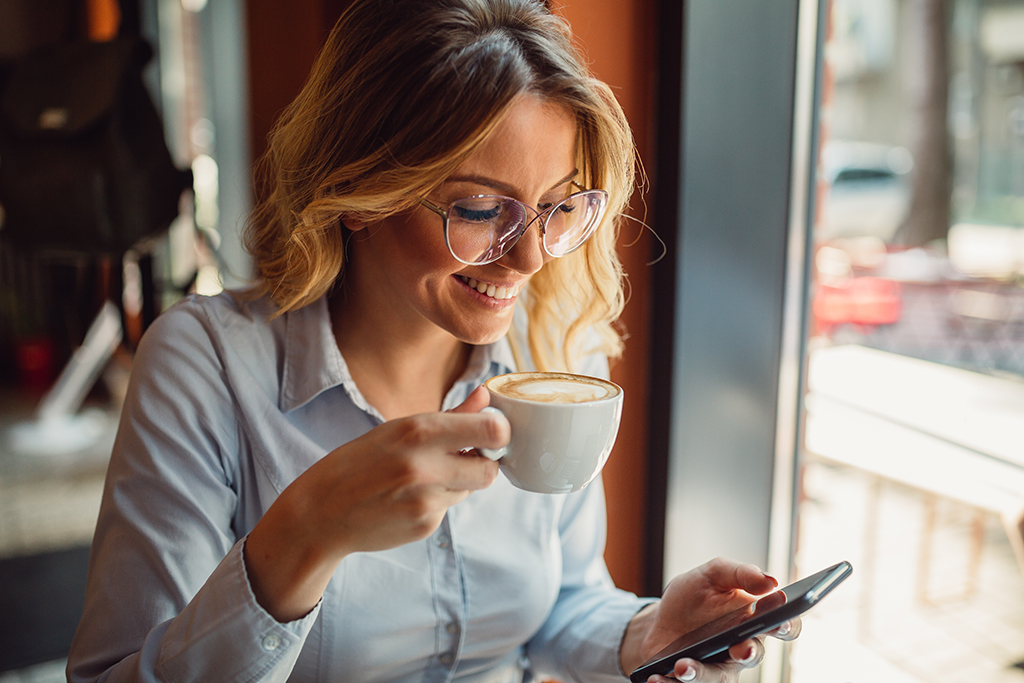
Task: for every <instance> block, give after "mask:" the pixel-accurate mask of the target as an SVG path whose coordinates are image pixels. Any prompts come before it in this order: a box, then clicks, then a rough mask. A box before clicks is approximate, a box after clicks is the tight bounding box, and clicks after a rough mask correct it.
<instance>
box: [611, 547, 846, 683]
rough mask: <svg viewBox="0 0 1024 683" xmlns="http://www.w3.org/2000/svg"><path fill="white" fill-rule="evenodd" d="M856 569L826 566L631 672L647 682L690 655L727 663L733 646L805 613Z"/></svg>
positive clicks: (700, 630) (710, 625) (700, 629)
mask: <svg viewBox="0 0 1024 683" xmlns="http://www.w3.org/2000/svg"><path fill="white" fill-rule="evenodd" d="M852 572H853V566H852V565H851V564H850V563H849V562H846V561H843V562H839V563H837V564H834V565H832V566H831V567H828V568H827V569H822V570H821V571H820V572H818V573H816V574H812V575H810V576H808V577H807V578H805V579H801V580H799V581H797V582H795V583H792V584H790V585H788V586H786V587H785V588H781V589H779V590H777V591H774V592H772V593H769V594H767V595H765V596H762V597H760V598H758V599H757V600H754V601H753V602H751V603H750V604H749V605H745V606H743V607H741V608H739V609H738V610H735V611H733V612H729V613H728V614H726V615H724V616H721V617H719V618H717V619H713V620H711V621H709V622H708V623H706V624H704V625H703V626H700V627H698V628H696V629H694V630H692V631H690V632H689V633H685V634H683V635H682V636H681V637H680V638H678V639H677V640H676V641H675V642H673V643H672V644H670V645H669V646H668V647H666V648H665V649H663V650H662V651H661V652H659V653H658V654H656V655H654V656H653V657H651V658H650V659H649V660H647V661H646V662H644V663H643V664H641V665H640V666H639V667H638V668H637V669H636V670H635V671H634V672H633V673H631V674H630V675H629V680H631V681H633V682H634V683H643V682H644V681H646V680H647V679H648V677H650V676H653V675H654V674H660V675H662V676H666V675H669V674H671V673H672V668H673V667H674V666H675V663H676V660H679V659H683V658H684V657H688V658H690V659H696V660H699V661H702V662H724V661H725V660H726V659H728V658H729V648H730V647H732V646H733V645H735V644H736V643H740V642H743V641H744V640H746V639H747V638H753V637H754V636H756V635H760V634H762V633H766V632H767V631H771V630H772V629H773V628H776V627H777V626H781V625H782V624H783V623H785V622H786V621H787V620H789V619H792V618H793V617H796V616H799V615H800V614H803V613H804V612H806V611H807V610H809V609H810V608H811V607H813V606H814V605H816V604H817V603H818V602H819V601H820V600H821V599H822V598H823V597H825V596H826V595H828V594H829V592H831V590H832V589H833V588H835V587H836V586H838V585H839V584H840V583H842V582H843V581H844V580H846V577H848V576H849V575H850V574H851V573H852Z"/></svg>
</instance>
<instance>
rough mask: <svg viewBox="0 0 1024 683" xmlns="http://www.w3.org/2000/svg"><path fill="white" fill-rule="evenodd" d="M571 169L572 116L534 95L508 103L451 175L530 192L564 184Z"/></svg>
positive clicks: (573, 153)
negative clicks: (497, 121) (493, 126)
mask: <svg viewBox="0 0 1024 683" xmlns="http://www.w3.org/2000/svg"><path fill="white" fill-rule="evenodd" d="M575 168H576V121H575V118H574V117H573V115H572V112H570V111H569V110H568V109H567V108H565V107H563V106H561V105H556V104H552V103H550V102H547V101H545V100H543V99H541V98H540V97H537V96H534V95H524V96H522V97H520V98H519V99H517V100H516V101H515V102H514V103H513V104H512V106H511V107H510V109H509V111H508V113H507V114H506V115H505V117H504V118H503V119H502V120H501V121H500V122H499V123H498V125H497V126H496V127H495V129H494V131H493V132H492V133H491V134H490V135H489V136H488V137H487V138H486V139H485V140H484V141H483V143H481V144H480V146H479V147H477V148H476V149H475V150H474V151H473V153H472V154H470V156H469V157H468V158H466V160H465V161H464V162H462V164H460V166H459V168H458V169H457V170H456V172H455V174H454V175H453V177H452V179H453V180H455V179H467V178H473V179H477V180H483V181H484V182H485V183H487V184H488V185H490V184H491V183H494V184H498V185H502V186H505V187H495V188H494V189H502V190H504V191H514V192H515V193H516V194H517V195H518V194H522V195H526V196H532V195H534V194H537V193H542V192H545V191H547V190H550V189H552V188H554V187H555V186H556V185H558V184H561V183H564V182H565V179H566V178H567V177H568V176H571V175H572V173H573V171H574V169H575Z"/></svg>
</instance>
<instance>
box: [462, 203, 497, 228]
mask: <svg viewBox="0 0 1024 683" xmlns="http://www.w3.org/2000/svg"><path fill="white" fill-rule="evenodd" d="M451 213H452V217H453V218H456V219H458V220H460V221H465V222H467V223H491V222H493V221H495V220H496V219H497V218H498V217H499V216H501V213H502V205H501V203H496V204H490V205H485V204H475V205H469V204H454V205H452V208H451Z"/></svg>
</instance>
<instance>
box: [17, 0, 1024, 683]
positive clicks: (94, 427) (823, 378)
mask: <svg viewBox="0 0 1024 683" xmlns="http://www.w3.org/2000/svg"><path fill="white" fill-rule="evenodd" d="M347 4H348V2H347V0H303V1H301V2H298V1H296V0H261V2H258V3H255V2H254V3H244V2H241V1H240V0H134V1H126V0H122V1H121V2H118V1H117V0H0V196H2V192H3V187H4V186H3V182H5V181H4V180H3V179H4V178H8V180H7V181H6V182H8V183H10V182H14V181H11V180H10V178H15V179H19V178H22V179H23V178H26V177H29V170H30V169H29V168H28V166H18V163H17V162H16V159H17V153H18V149H20V148H19V147H17V145H19V144H27V143H25V140H26V139H28V138H26V137H25V136H24V135H23V133H24V131H23V130H22V129H20V128H19V127H18V126H19V125H20V123H19V122H20V121H21V119H20V118H19V112H20V111H22V108H23V105H24V103H25V102H26V101H28V100H30V99H31V98H32V97H35V95H34V94H33V93H35V92H36V90H35V89H33V88H31V87H29V86H27V85H26V83H28V84H33V83H35V84H38V81H39V79H38V78H31V77H29V76H31V74H32V73H35V72H31V71H26V67H25V66H24V65H25V64H26V63H27V61H28V60H31V59H33V58H37V57H38V56H39V55H41V54H47V53H48V52H52V51H53V50H56V49H60V46H63V45H67V44H69V43H77V42H80V41H85V40H87V41H92V42H97V43H108V42H116V41H117V40H121V39H124V38H126V37H135V38H141V39H142V40H144V41H145V43H146V44H148V45H149V46H151V48H152V56H151V57H150V58H149V59H144V60H143V61H144V64H143V65H142V67H141V68H140V69H139V78H140V79H141V82H142V83H143V84H144V86H145V92H146V93H147V94H148V97H149V99H150V100H151V102H152V106H153V108H154V110H155V111H156V112H157V113H158V115H159V119H160V121H161V123H162V134H163V142H164V145H165V148H166V154H167V155H168V159H169V164H170V165H171V166H173V168H174V169H177V171H180V172H181V174H182V175H181V176H180V178H179V177H178V176H174V175H173V174H169V175H166V176H162V177H163V178H164V179H163V180H162V181H160V182H162V183H163V184H164V185H166V186H167V187H168V188H170V190H169V191H168V192H169V194H170V195H173V196H174V197H175V198H177V202H176V205H175V207H174V210H173V216H171V217H167V216H166V215H165V214H160V216H157V217H154V218H153V219H152V220H150V221H149V222H148V223H147V224H146V226H145V229H144V230H142V231H136V232H135V233H131V234H130V237H125V238H124V239H121V240H120V241H116V240H115V241H111V240H110V239H109V234H108V233H109V229H108V228H105V227H104V226H105V225H106V223H103V221H102V220H101V221H99V222H100V223H103V225H100V226H99V227H86V228H84V229H82V230H80V231H79V232H78V233H77V234H78V235H85V237H84V238H82V239H80V240H77V241H76V240H70V241H69V240H68V239H64V240H63V241H61V240H60V239H57V238H55V237H53V236H52V235H50V234H49V233H46V232H45V231H44V230H42V228H40V229H38V230H37V229H34V228H32V227H29V228H28V229H26V228H25V227H24V225H25V219H24V218H22V216H23V215H24V214H23V213H19V212H18V211H16V207H15V205H14V203H12V202H11V201H8V204H9V206H8V210H7V218H6V222H5V214H4V212H3V210H2V209H0V614H4V615H5V617H6V618H5V619H3V623H0V683H15V682H17V683H27V682H32V683H49V682H50V681H59V680H63V666H64V662H63V658H64V656H65V653H66V650H67V645H68V642H69V641H70V637H71V635H72V634H73V630H74V627H75V625H76V623H77V619H78V613H79V611H80V609H81V592H82V587H83V585H84V572H85V563H86V561H87V556H88V544H89V542H90V539H91V535H92V528H93V525H94V522H95V517H96V513H97V510H98V504H99V497H100V494H101V491H102V485H103V476H104V469H105V465H106V460H107V457H108V456H109V450H110V446H111V443H112V440H113V432H114V429H115V426H116V419H117V414H118V411H119V407H120V400H121V397H122V396H123V392H124V388H125V384H126V382H127V378H128V377H129V376H130V372H131V358H132V351H133V349H134V347H135V345H136V344H137V343H138V340H139V338H140V336H141V335H142V333H143V332H144V330H145V328H146V326H147V325H148V324H149V323H150V322H151V321H152V319H153V318H154V317H155V316H156V315H158V314H159V313H160V312H161V311H162V310H165V309H166V308H167V307H168V306H171V305H173V303H174V302H175V301H177V300H178V299H180V298H181V297H182V296H185V295H187V294H189V293H192V292H197V293H200V294H213V293H216V292H218V291H220V290H221V289H222V288H224V287H236V286H239V285H242V284H244V283H245V282H247V281H248V279H249V277H250V264H249V261H248V259H247V257H246V255H245V254H244V252H243V250H242V249H241V245H240V239H239V229H240V227H241V226H242V225H243V224H244V221H245V220H246V217H247V215H248V212H249V210H250V208H251V206H252V204H253V201H254V197H255V196H256V195H257V193H258V190H259V188H254V187H253V181H252V174H251V166H252V163H253V160H255V159H257V158H258V157H259V155H260V154H261V153H262V151H263V149H264V146H265V140H266V135H267V132H268V131H269V129H270V127H271V125H272V124H273V121H274V119H275V117H276V116H277V114H278V113H279V112H280V111H281V110H282V109H283V107H284V106H285V105H286V104H287V103H288V102H289V101H290V100H291V98H292V97H294V95H295V94H296V93H297V92H298V90H299V88H300V87H301V85H302V82H303V80H304V78H305V75H306V73H307V71H308V69H309V66H310V64H311V63H312V60H313V58H314V56H315V54H316V52H317V50H318V49H319V46H320V45H321V43H322V41H323V39H324V37H325V36H326V34H327V32H328V31H329V30H330V27H331V26H332V25H333V23H334V21H335V20H336V18H337V16H338V15H339V14H340V13H341V12H342V11H343V10H344V8H345V6H347ZM551 4H552V5H553V6H554V9H555V10H556V11H558V12H560V13H561V14H563V15H564V16H565V17H566V18H567V19H568V21H569V22H570V23H571V25H572V27H573V29H574V31H575V33H576V35H577V36H578V39H579V42H580V45H581V47H582V49H583V50H584V51H585V52H586V54H587V56H588V59H589V60H590V62H591V64H592V67H593V69H594V70H595V72H596V73H597V75H598V76H599V77H601V78H602V79H603V80H605V81H607V82H609V83H610V84H611V85H612V86H613V88H614V89H615V92H616V94H617V95H618V97H619V99H620V101H621V102H622V104H623V107H624V108H625V110H626V113H627V116H628V117H629V119H630V121H631V123H632V125H633V128H634V134H635V136H636V140H637V147H638V151H639V154H640V157H641V160H642V163H643V166H644V170H645V178H646V182H645V183H644V185H643V186H642V187H641V188H640V189H639V190H638V192H637V194H636V196H635V197H634V200H633V202H632V210H631V217H632V219H633V220H630V221H627V222H626V223H625V224H624V226H623V230H622V235H621V238H620V242H621V244H620V255H621V257H622V259H623V261H624V263H625V266H626V270H627V272H628V274H629V292H630V299H629V303H628V305H627V308H626V311H625V313H624V315H623V319H622V324H623V327H624V329H625V331H626V332H627V333H628V339H627V350H626V355H625V356H624V358H623V359H622V360H621V361H620V362H619V363H618V364H617V365H615V367H614V368H613V379H615V380H616V381H617V382H619V383H620V384H621V385H622V386H623V387H624V388H625V391H626V397H627V398H626V404H625V410H624V417H623V425H622V429H621V431H620V436H619V440H618V443H617V445H616V449H615V452H614V453H613V456H612V458H611V459H610V461H609V464H608V466H607V469H606V474H605V481H606V488H607V490H608V508H609V542H608V550H607V553H606V557H607V560H608V565H609V569H610V571H611V572H612V575H613V577H614V578H615V580H616V582H617V583H618V584H619V585H620V586H622V587H624V588H627V589H629V590H633V591H636V592H638V593H642V594H648V595H656V594H658V593H659V592H660V590H661V587H662V586H663V584H664V582H665V581H666V580H667V578H669V577H671V576H673V575H674V574H676V573H678V572H680V571H685V570H686V569H689V568H690V567H692V566H695V565H696V564H699V563H701V562H704V561H706V560H708V559H710V558H711V557H714V556H715V555H729V556H732V557H736V558H738V559H743V560H747V561H751V562H756V563H758V564H760V565H762V566H765V567H767V568H768V569H769V570H770V571H772V572H774V573H775V574H776V576H779V577H780V579H782V580H786V579H790V578H796V577H797V576H801V575H805V574H808V573H811V572H813V571H815V570H817V569H819V568H821V567H823V566H825V565H826V564H830V563H832V562H835V561H838V560H840V559H848V560H850V561H851V562H852V563H853V565H854V568H855V570H854V575H853V577H852V578H851V579H850V580H849V581H847V582H846V583H845V584H843V585H842V586H841V587H840V588H838V589H836V591H835V593H834V594H833V595H830V596H829V597H828V598H827V599H826V600H825V601H824V602H823V604H822V605H821V606H820V607H818V608H816V609H815V610H814V611H813V612H812V613H811V614H809V615H808V616H807V618H806V624H805V629H804V635H803V636H802V637H801V638H800V640H799V641H798V642H797V643H796V644H795V645H793V646H781V645H777V644H776V645H773V646H772V647H771V649H770V650H769V656H768V659H767V661H766V662H765V664H764V666H763V667H762V668H761V669H760V670H759V671H756V672H750V673H748V674H746V675H745V678H744V680H745V681H749V680H756V679H763V680H765V681H781V680H786V681H798V682H800V683H829V682H836V683H840V682H846V683H852V682H855V681H864V682H867V681H871V682H872V683H877V682H878V681H885V682H889V681H893V682H896V683H903V682H906V683H916V682H918V681H920V682H922V683H923V682H924V681H928V682H929V683H933V682H936V681H949V682H960V681H965V682H966V681H971V682H986V683H987V682H992V683H1004V682H1006V683H1024V609H1022V607H1024V540H1022V537H1024V517H1022V515H1024V438H1022V437H1024V0H820V1H819V0H685V1H683V2H680V1H679V0H559V1H558V2H554V3H551ZM119 36H120V38H119ZM65 61H66V60H65ZM63 68H64V69H65V72H64V73H67V71H66V69H67V68H68V67H67V65H66V64H65V65H64V67H63ZM109 71H110V69H109V68H104V69H99V71H98V72H102V73H109ZM98 72H94V73H93V77H96V73H98ZM26 73H28V74H29V76H25V74H26ZM75 73H76V74H77V72H75ZM125 73H126V74H127V75H126V76H125V79H128V78H129V77H130V76H131V71H130V69H127V68H126V71H125ZM76 77H77V75H76ZM69 78H70V76H69ZM72 80H73V79H72ZM79 80H81V79H79ZM124 82H125V81H118V83H119V84H122V85H123V83H124ZM122 85H119V86H118V87H122ZM51 94H52V93H51ZM69 101H70V100H69ZM108 110H109V111H110V112H113V111H115V100H114V99H111V100H110V101H109V102H108V103H107V109H106V110H104V112H101V114H96V119H95V121H108V120H110V121H112V120H114V118H113V116H112V115H108V114H107V113H105V112H108ZM59 113H60V112H54V114H55V115H57V118H56V119H51V120H50V122H49V123H52V124H53V126H51V127H56V128H60V127H61V119H60V116H59V115H58V114H59ZM71 120H72V122H73V123H74V122H75V121H76V120H77V119H75V112H74V110H72V112H71ZM41 123H42V122H41ZM48 125H49V124H48ZM104 125H107V124H106V123H104ZM73 127H74V126H70V127H68V126H65V128H68V129H70V128H73ZM30 137H31V136H30ZM33 139H34V138H33ZM12 141H13V142H12ZM4 145H7V146H6V147H5V146H4ZM4 174H7V175H6V176H5V175H4ZM175 178H178V180H181V178H184V179H186V180H187V182H183V183H182V185H181V186H180V187H179V186H177V185H174V182H176V181H175ZM54 195H55V196H53V197H52V203H46V202H44V203H43V204H42V206H41V207H40V211H41V214H42V215H43V216H44V218H40V219H37V220H45V216H48V215H52V214H55V213H58V212H59V210H61V207H62V206H65V205H70V204H71V201H70V199H68V200H67V201H65V196H70V195H62V193H60V192H55V193H54ZM19 196H20V195H19ZM115 200H116V196H114V200H112V201H114V204H113V206H116V201H115ZM3 203H4V202H3V201H0V205H2V204H3ZM106 210H110V207H107V209H106ZM104 220H106V219H104ZM29 224H30V225H31V222H30V223H29ZM18 226H21V227H18ZM104 230H107V232H104ZM5 231H6V232H5ZM8 615H10V616H8Z"/></svg>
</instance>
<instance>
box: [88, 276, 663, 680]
mask: <svg viewBox="0 0 1024 683" xmlns="http://www.w3.org/2000/svg"><path fill="white" fill-rule="evenodd" d="M270 312H271V307H270V305H269V303H268V302H267V301H266V300H263V299H257V300H254V301H244V300H241V299H240V298H238V297H236V296H233V295H231V294H229V293H225V294H221V295H219V296H217V297H191V298H189V299H186V300H185V301H183V302H181V303H180V304H178V305H176V306H175V307H173V308H172V309H170V310H169V311H167V312H166V313H164V314H163V315H161V316H160V317H159V318H158V319H157V320H156V322H155V323H154V324H153V325H152V327H151V329H150V330H149V331H148V332H147V334H146V335H145V337H144V338H143V341H142V343H141V345H140V347H139V349H138V353H137V355H136V358H135V365H134V368H133V371H132V378H131V383H130V387H129V391H128V396H127V399H126V401H125V405H124V409H123V411H122V416H121V423H120V427H119V430H118V436H117V441H116V443H115V445H114V450H113V455H112V459H111V462H110V467H109V471H108V473H107V480H106V487H105V490H104V493H103V503H102V506H101V509H100V515H99V521H98V525H97V529H96V535H95V538H94V540H93V545H92V555H91V558H90V567H89V580H88V589H87V595H86V601H85V611H84V615H83V618H82V622H81V624H80V626H79V629H78V632H77V634H76V636H75V641H74V644H73V646H72V651H71V656H70V658H69V662H68V673H69V680H70V681H71V682H72V683H79V682H81V681H147V682H148V681H201V682H204V683H229V682H232V681H239V682H241V681H246V682H255V681H261V682H262V681H286V680H287V681H324V682H332V683H340V682H342V681H344V682H346V683H354V682H356V681H425V682H427V681H429V682H436V683H441V682H442V681H479V682H486V683H491V682H493V683H511V682H512V681H520V680H531V679H532V678H533V677H535V676H541V675H543V676H551V677H555V678H559V679H561V680H563V681H566V682H569V681H612V680H618V681H621V680H622V672H621V671H620V670H619V664H618V647H619V644H620V642H621V639H622V635H623V632H624V629H625V626H626V624H627V622H628V621H629V619H630V618H631V617H632V616H633V615H634V614H635V613H636V612H637V611H638V610H639V609H640V608H641V607H643V605H644V604H646V602H647V601H644V600H640V599H638V598H636V597H635V596H633V595H632V594H629V593H626V592H623V591H620V590H617V589H616V588H614V586H613V585H612V582H611V580H610V578H609V576H608V572H607V569H606V568H605V564H604V560H603V558H602V554H603V550H604V540H605V508H604V495H603V490H602V487H601V483H600V480H598V481H597V482H596V483H594V484H592V485H591V486H590V487H589V488H587V489H585V490H583V491H581V492H579V493H575V494H567V495H544V494H536V493H528V492H525V491H521V490H519V489H517V488H515V487H513V486H512V485H511V484H509V482H508V481H507V480H506V479H505V478H504V477H503V476H499V477H498V480H497V481H496V482H495V483H494V484H493V485H492V486H491V487H489V488H488V489H485V490H483V491H478V492H476V493H473V494H472V495H470V496H469V497H468V498H467V499H465V500H464V501H462V502H461V503H459V504H457V505H455V506H453V507H451V508H449V510H448V513H447V515H446V516H445V518H444V521H443V522H442V523H441V525H440V528H438V529H437V531H436V532H435V533H434V534H433V535H432V536H430V537H429V538H427V539H426V540H424V541H421V542H417V543H410V544H408V545H404V546H401V547H398V548H394V549H391V550H387V551H383V552H367V553H356V554H353V555H350V556H348V557H346V558H345V559H344V560H343V561H342V562H341V565H340V566H339V567H338V569H337V571H336V572H335V574H334V576H333V578H332V579H331V581H330V583H329V585H328V587H327V590H326V592H325V593H324V596H323V599H322V600H321V601H320V603H319V604H318V605H317V607H316V608H315V609H314V610H313V612H312V613H310V614H309V615H308V616H306V617H305V618H303V619H301V620H298V621H294V622H290V623H286V624H282V623H279V622H277V621H276V620H274V618H273V617H271V616H270V615H269V614H268V613H267V612H266V611H265V610H264V609H263V608H261V607H260V605H259V604H258V603H257V602H256V600H255V598H254V597H253V592H252V589H251V587H250V585H249V582H248V579H247V577H246V574H245V566H244V563H243V562H242V545H243V543H244V540H245V536H246V534H247V533H248V532H249V531H250V530H251V529H252V528H253V526H254V525H255V524H256V522H257V521H258V520H259V519H260V517H261V516H262V515H263V513H264V512H265V511H266V510H267V508H268V507H269V506H270V504H271V503H273V501H274V500H275V499H276V498H277V496H278V495H279V494H280V493H281V491H282V490H283V489H284V488H285V487H286V486H288V484H290V483H291V482H292V481H293V480H294V479H295V478H296V477H298V476H299V475H300V474H301V473H302V472H304V471H305V470H306V469H307V468H308V467H309V466H310V465H312V464H313V463H315V462H316V461H317V460H318V459H320V458H321V457H323V456H324V455H325V454H326V453H328V452H330V451H331V450H333V449H334V448H336V447H338V446H339V445H341V444H344V443H346V442H348V441H350V440H352V439H354V438H356V437H358V436H360V435H361V434H363V433H365V432H367V431H368V430H370V429H372V428H373V427H374V426H376V425H378V424H380V423H381V422H382V421H383V418H382V416H381V415H380V413H379V412H378V411H377V410H376V409H374V408H373V406H371V405H369V404H368V403H367V401H366V400H365V398H364V397H363V395H362V394H361V393H360V391H359V388H358V387H357V386H356V385H355V383H354V382H353V380H352V376H351V374H350V372H349V370H348V367H347V366H346V364H345V360H344V358H342V356H341V354H340V352H339V350H338V347H337V344H336V342H335V339H334V335H333V332H332V330H331V325H330V320H329V316H328V311H327V304H326V301H325V300H323V299H321V300H320V301H317V302H316V303H314V304H312V305H310V306H307V307H305V308H303V309H300V310H298V311H294V312H291V313H287V314H285V315H282V316H279V317H278V318H276V319H274V320H272V321H270V322H267V318H268V316H269V314H270ZM514 369H515V362H514V361H513V358H512V353H511V350H510V347H509V344H508V341H507V340H504V339H503V340H501V341H499V342H497V343H495V344H492V345H488V346H480V347H477V348H476V349H475V350H474V353H473V355H472V357H471V360H470V363H469V367H468V368H467V371H466V373H465V375H464V376H463V377H462V378H461V379H460V380H459V381H458V382H457V383H456V384H455V386H454V387H453V388H452V390H451V391H450V392H449V393H448V395H447V396H446V397H445V400H444V405H443V408H444V409H449V408H452V407H454V406H456V405H458V404H459V403H461V402H462V401H463V400H464V399H465V398H466V396H467V395H468V394H469V392H470V391H472V390H473V389H474V388H475V387H477V386H478V385H479V384H480V383H481V382H483V381H484V380H485V379H487V378H488V377H491V376H493V375H497V374H501V373H504V372H509V371H512V370H514ZM581 371H582V372H584V373H586V374H591V375H599V376H607V363H606V361H605V360H604V359H603V358H597V357H594V358H590V359H589V360H588V361H587V365H586V366H585V367H583V368H581Z"/></svg>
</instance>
